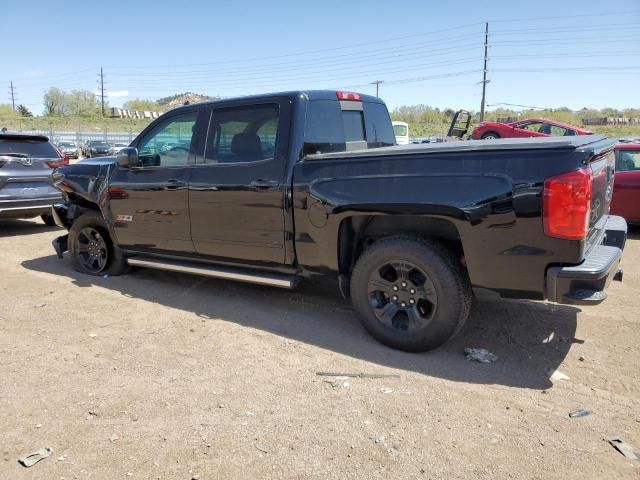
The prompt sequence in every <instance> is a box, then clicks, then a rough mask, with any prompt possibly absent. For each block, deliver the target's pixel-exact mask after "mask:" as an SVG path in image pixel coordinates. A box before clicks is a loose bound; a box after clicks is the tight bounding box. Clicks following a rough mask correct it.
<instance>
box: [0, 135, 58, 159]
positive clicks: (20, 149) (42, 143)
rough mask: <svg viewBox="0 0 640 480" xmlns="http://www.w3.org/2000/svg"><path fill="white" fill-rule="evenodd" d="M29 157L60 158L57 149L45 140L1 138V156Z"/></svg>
mask: <svg viewBox="0 0 640 480" xmlns="http://www.w3.org/2000/svg"><path fill="white" fill-rule="evenodd" d="M7 154H8V155H12V154H14V155H16V154H17V155H27V156H29V157H32V158H60V155H58V151H57V150H56V149H55V147H54V146H53V145H52V144H51V143H50V142H48V141H47V140H44V139H38V138H29V137H24V138H21V137H4V138H3V137H0V155H7Z"/></svg>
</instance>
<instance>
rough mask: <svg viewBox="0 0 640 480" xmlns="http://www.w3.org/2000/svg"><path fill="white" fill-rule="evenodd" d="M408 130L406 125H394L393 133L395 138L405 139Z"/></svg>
mask: <svg viewBox="0 0 640 480" xmlns="http://www.w3.org/2000/svg"><path fill="white" fill-rule="evenodd" d="M408 130H409V129H408V128H407V127H406V125H394V126H393V133H395V135H396V137H406V136H407V133H408Z"/></svg>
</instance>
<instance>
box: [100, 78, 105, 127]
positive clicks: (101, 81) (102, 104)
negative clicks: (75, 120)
mask: <svg viewBox="0 0 640 480" xmlns="http://www.w3.org/2000/svg"><path fill="white" fill-rule="evenodd" d="M100 105H101V107H102V116H103V117H104V73H103V72H102V67H100Z"/></svg>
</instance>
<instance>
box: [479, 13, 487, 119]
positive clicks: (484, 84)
mask: <svg viewBox="0 0 640 480" xmlns="http://www.w3.org/2000/svg"><path fill="white" fill-rule="evenodd" d="M488 48H489V22H485V24H484V68H483V73H482V103H481V104H480V121H481V122H482V121H484V102H485V95H486V93H487V50H488Z"/></svg>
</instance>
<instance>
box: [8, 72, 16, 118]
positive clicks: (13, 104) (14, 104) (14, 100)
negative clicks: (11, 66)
mask: <svg viewBox="0 0 640 480" xmlns="http://www.w3.org/2000/svg"><path fill="white" fill-rule="evenodd" d="M15 90H16V87H14V86H13V80H11V82H9V93H10V94H11V108H13V111H14V112H15V111H16V95H15Z"/></svg>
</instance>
